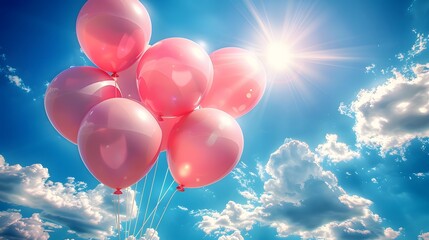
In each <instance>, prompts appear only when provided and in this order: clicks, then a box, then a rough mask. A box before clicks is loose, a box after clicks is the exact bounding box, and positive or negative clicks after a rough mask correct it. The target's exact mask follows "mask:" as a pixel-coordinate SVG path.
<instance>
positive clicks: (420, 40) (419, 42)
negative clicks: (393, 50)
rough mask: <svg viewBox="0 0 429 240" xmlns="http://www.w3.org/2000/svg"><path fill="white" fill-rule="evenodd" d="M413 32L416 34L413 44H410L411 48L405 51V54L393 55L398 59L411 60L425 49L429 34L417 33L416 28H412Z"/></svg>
mask: <svg viewBox="0 0 429 240" xmlns="http://www.w3.org/2000/svg"><path fill="white" fill-rule="evenodd" d="M413 32H414V34H416V40H415V41H414V44H413V45H412V46H411V49H410V50H409V51H408V52H407V53H406V56H405V54H404V53H398V54H396V55H395V57H396V58H397V59H398V60H399V61H404V60H405V61H406V62H409V61H410V60H412V59H413V58H414V57H415V56H417V55H419V54H420V53H422V52H423V51H425V50H426V49H427V44H428V41H429V36H428V35H425V34H424V33H418V32H417V31H416V30H413Z"/></svg>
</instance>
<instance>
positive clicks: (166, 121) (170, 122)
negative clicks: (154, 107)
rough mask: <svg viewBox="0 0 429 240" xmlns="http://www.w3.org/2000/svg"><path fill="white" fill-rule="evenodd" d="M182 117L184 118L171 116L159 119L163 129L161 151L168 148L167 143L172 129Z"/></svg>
mask: <svg viewBox="0 0 429 240" xmlns="http://www.w3.org/2000/svg"><path fill="white" fill-rule="evenodd" d="M180 119H182V117H171V118H163V119H162V120H160V119H158V120H157V121H158V124H159V126H160V127H161V130H162V142H161V152H162V151H166V150H167V143H168V139H169V138H170V133H171V130H172V129H173V127H174V126H175V125H176V124H177V123H178V122H179V121H180Z"/></svg>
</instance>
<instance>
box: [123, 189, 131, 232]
mask: <svg viewBox="0 0 429 240" xmlns="http://www.w3.org/2000/svg"><path fill="white" fill-rule="evenodd" d="M126 191H127V193H126V194H125V216H126V218H125V219H126V220H128V219H130V214H129V210H130V209H129V208H128V195H129V194H130V191H129V189H128V188H127V189H126ZM127 229H128V221H125V228H124V238H125V239H127Z"/></svg>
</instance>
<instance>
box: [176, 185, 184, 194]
mask: <svg viewBox="0 0 429 240" xmlns="http://www.w3.org/2000/svg"><path fill="white" fill-rule="evenodd" d="M176 189H177V191H179V192H184V191H185V186H183V184H179V186H177V187H176Z"/></svg>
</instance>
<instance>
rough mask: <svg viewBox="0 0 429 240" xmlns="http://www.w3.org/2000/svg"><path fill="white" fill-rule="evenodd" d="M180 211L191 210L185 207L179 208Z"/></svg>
mask: <svg viewBox="0 0 429 240" xmlns="http://www.w3.org/2000/svg"><path fill="white" fill-rule="evenodd" d="M177 208H178V209H180V210H182V211H188V210H189V209H188V208H187V207H184V206H180V205H179V206H177Z"/></svg>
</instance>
